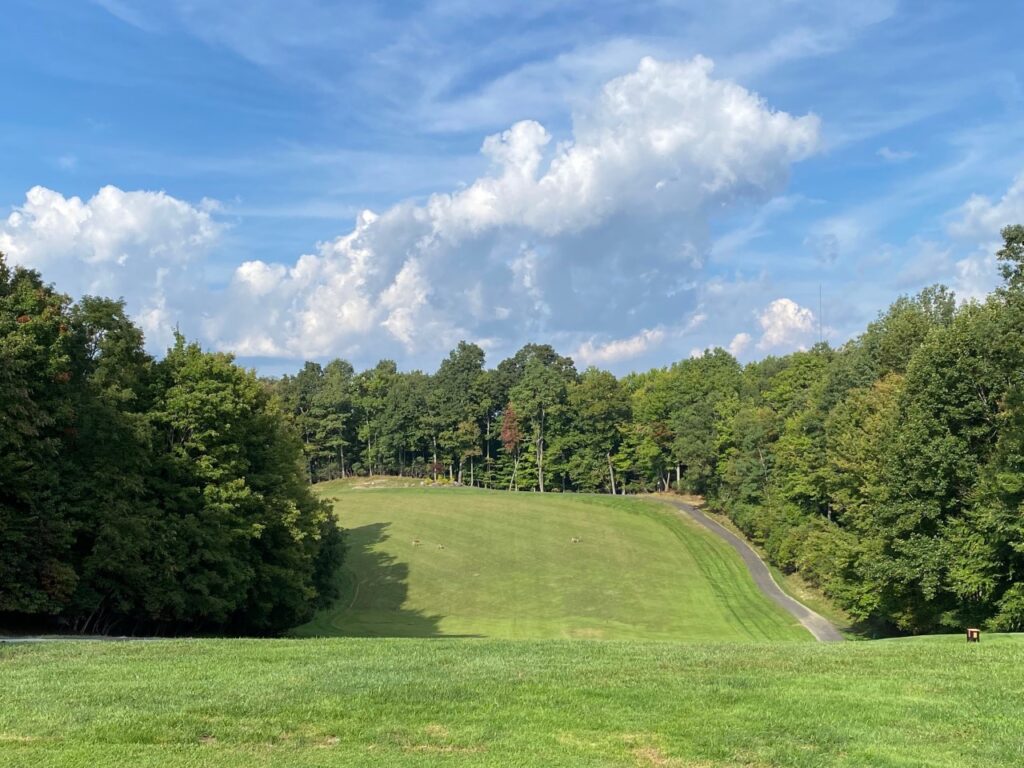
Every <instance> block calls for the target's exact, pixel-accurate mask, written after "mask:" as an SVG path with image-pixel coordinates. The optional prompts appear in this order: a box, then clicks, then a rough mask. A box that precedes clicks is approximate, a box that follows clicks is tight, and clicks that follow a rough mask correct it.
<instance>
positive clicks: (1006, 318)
mask: <svg viewBox="0 0 1024 768" xmlns="http://www.w3.org/2000/svg"><path fill="white" fill-rule="evenodd" d="M1003 235H1004V240H1005V242H1004V246H1003V247H1002V249H1001V250H1000V251H999V253H998V258H999V262H1000V264H1001V269H1002V274H1003V277H1004V283H1003V285H1002V286H1001V287H1000V288H999V289H997V290H996V291H995V292H993V293H992V294H991V295H990V296H988V297H987V298H986V299H985V300H984V301H981V302H978V301H972V302H967V303H964V304H959V305H958V303H957V301H956V299H955V297H954V295H953V294H952V293H951V292H950V291H949V290H947V289H946V288H944V287H942V286H935V287H931V288H928V289H926V290H924V291H922V292H921V293H920V294H918V295H917V296H913V297H902V298H900V299H899V300H897V301H896V302H895V303H894V304H893V305H892V306H891V307H890V308H889V309H888V310H887V311H885V312H883V313H882V314H880V316H879V317H878V319H877V320H876V321H874V322H873V323H871V324H870V325H869V326H868V327H867V329H866V330H865V331H864V332H863V333H862V334H861V335H860V336H858V337H857V338H855V339H853V340H851V341H849V342H848V343H846V344H844V345H842V346H841V347H839V348H838V349H833V348H831V347H830V346H829V345H827V344H818V345H816V346H814V347H813V348H812V349H810V350H807V351H799V352H794V353H793V354H790V355H786V356H782V357H768V358H766V359H763V360H761V361H758V362H754V363H750V364H748V365H746V366H741V365H740V364H739V363H738V362H737V361H736V360H735V359H734V358H733V357H732V356H731V355H730V354H729V353H727V352H725V351H724V350H721V349H714V350H708V351H707V352H706V353H705V354H703V355H702V356H700V357H695V358H691V359H687V360H683V361H680V362H678V363H676V364H674V365H672V366H669V367H666V368H660V369H655V370H651V371H647V372H643V373H633V374H629V375H627V376H624V377H622V378H621V379H619V378H616V377H615V376H613V375H612V374H610V373H608V372H605V371H601V370H598V369H596V368H589V369H587V370H585V371H583V372H582V373H581V372H579V371H578V370H577V369H576V366H575V365H574V363H573V361H572V360H571V359H570V358H568V357H563V356H561V355H559V354H558V353H557V352H556V351H555V350H554V349H552V348H551V347H550V346H547V345H538V344H528V345H526V346H525V347H523V348H522V349H521V350H519V351H518V352H517V353H516V354H515V355H513V356H512V357H510V358H508V359H506V360H503V361H502V362H500V363H499V364H498V365H497V366H496V367H494V368H490V369H488V368H486V367H485V365H484V352H483V350H482V349H480V347H478V346H476V345H474V344H469V343H465V342H462V343H460V344H459V345H458V347H457V348H456V349H455V350H453V351H452V352H451V354H450V355H449V356H448V357H447V358H446V359H445V360H444V361H443V362H442V363H441V365H440V367H439V368H438V369H437V371H436V372H434V373H433V374H429V375H428V374H425V373H422V372H419V371H413V372H401V371H399V370H398V368H397V366H396V364H395V363H394V362H393V361H389V360H385V361H382V362H380V363H378V364H377V366H375V367H374V368H371V369H369V370H365V371H361V372H359V373H356V371H355V370H354V369H353V367H352V366H351V365H350V364H349V363H347V362H345V361H343V360H335V361H333V362H331V363H329V364H327V365H324V366H321V365H320V364H317V363H312V362H311V363H306V365H305V367H304V368H303V369H302V370H301V371H300V372H299V373H298V374H296V375H294V376H284V377H282V378H280V379H276V380H273V381H269V382H268V386H269V387H270V388H271V389H272V390H273V391H274V392H275V393H276V394H277V396H278V397H279V398H280V399H281V401H282V402H283V403H284V404H285V407H286V408H287V410H288V411H289V412H290V413H291V414H292V418H293V419H294V422H295V425H296V428H297V431H298V433H299V434H300V436H301V440H302V449H303V455H304V467H305V473H306V476H307V479H308V480H309V481H311V482H315V481H319V480H325V479H330V478H335V477H344V476H346V475H348V474H351V473H357V474H367V475H372V474H377V473H381V474H384V473H388V474H391V473H394V474H402V475H412V476H417V477H422V478H429V479H430V480H431V481H432V482H433V481H436V482H461V483H464V484H472V485H477V486H482V487H487V488H500V489H505V490H520V491H528V490H529V491H542V492H543V491H585V492H602V493H633V492H644V491H653V490H669V489H675V490H680V491H687V492H692V493H699V494H703V495H704V496H705V497H706V498H707V499H708V502H709V504H710V505H711V506H712V508H714V509H717V510H719V511H722V512H724V513H726V514H727V515H729V516H730V517H731V518H732V520H733V521H734V522H735V523H736V524H737V525H738V526H739V527H740V528H741V529H742V530H743V531H744V532H745V533H746V534H747V535H749V536H750V537H751V538H752V539H753V540H755V541H756V542H758V543H759V544H761V545H762V546H763V547H764V549H765V550H766V552H767V553H768V555H769V556H770V558H771V559H772V560H773V561H774V562H775V563H776V564H777V565H778V566H779V567H781V568H783V569H784V570H786V571H799V572H800V573H802V574H803V575H804V576H805V577H806V578H807V579H808V580H810V581H811V582H812V583H814V584H816V585H818V586H819V587H821V588H822V589H823V590H824V591H825V592H826V593H828V594H829V595H830V596H832V597H833V598H834V599H835V600H836V601H837V602H838V603H839V604H840V605H842V606H843V607H844V608H845V609H846V610H847V611H849V613H850V614H851V615H852V616H853V617H854V618H855V619H857V620H858V621H860V622H863V623H864V625H865V626H867V627H870V628H872V629H873V630H874V631H878V632H914V633H920V632H931V631H939V630H943V629H954V628H956V629H959V628H961V627H963V626H964V625H965V624H970V625H979V624H980V625H984V626H987V627H989V628H992V629H998V630H1020V629H1022V628H1024V579H1022V578H1021V574H1022V571H1024V515H1022V512H1021V502H1022V501H1024V228H1022V227H1020V226H1013V227H1008V228H1006V229H1005V230H1004V232H1003Z"/></svg>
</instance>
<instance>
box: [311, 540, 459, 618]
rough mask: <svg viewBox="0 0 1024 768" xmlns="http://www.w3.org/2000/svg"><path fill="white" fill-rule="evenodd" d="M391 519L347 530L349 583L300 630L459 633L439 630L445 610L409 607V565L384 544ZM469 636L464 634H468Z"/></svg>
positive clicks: (346, 561)
mask: <svg viewBox="0 0 1024 768" xmlns="http://www.w3.org/2000/svg"><path fill="white" fill-rule="evenodd" d="M390 525H391V524H390V523H372V524H370V525H362V526H359V527H358V528H349V529H348V531H347V532H346V537H347V540H348V547H349V549H348V554H347V556H346V558H345V574H344V576H345V578H346V581H347V583H346V585H345V588H344V590H343V592H342V595H341V597H340V598H339V599H338V600H337V601H336V602H335V604H334V605H333V606H331V607H330V608H328V609H326V610H324V611H321V612H320V613H319V614H317V616H316V617H314V618H313V620H312V621H311V622H309V623H308V624H305V625H303V626H302V627H297V628H296V630H295V634H299V635H305V636H318V637H325V636H331V637H454V635H448V634H445V633H444V632H442V631H441V630H440V620H441V619H442V618H443V617H442V616H430V615H427V614H425V613H423V612H422V611H417V610H411V609H409V608H406V607H404V605H405V602H406V599H407V598H408V596H409V565H408V563H402V562H399V561H398V559H397V558H396V557H395V556H394V555H392V554H390V553H388V552H384V551H382V550H381V549H380V547H379V545H380V544H382V543H384V542H385V541H387V540H388V538H389V536H388V534H387V529H388V528H389V527H390ZM463 636H465V635H463Z"/></svg>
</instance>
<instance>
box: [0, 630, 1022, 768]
mask: <svg viewBox="0 0 1024 768" xmlns="http://www.w3.org/2000/svg"><path fill="white" fill-rule="evenodd" d="M1021 690H1024V640H1022V639H1019V638H1011V637H1005V636H1004V637H993V636H989V635H986V636H985V638H984V639H983V640H982V643H981V644H980V645H967V643H965V642H964V640H963V638H962V637H959V636H957V637H946V638H932V639H926V640H911V641H906V640H898V641H879V642H863V643H835V644H825V643H763V644H760V645H743V644H735V643H733V644H720V645H714V644H709V645H697V644H684V643H664V642H643V641H637V642H586V641H570V640H540V641H535V640H426V639H350V638H340V639H339V638H328V639H316V640H188V641H157V642H148V643H97V642H65V643H51V644H42V645H35V646H29V645H22V646H2V645H0V701H2V702H3V706H2V707H0V765H2V766H4V768H50V767H51V766H52V767H56V766H62V767H75V768H78V767H80V768H93V766H103V767H104V768H122V767H123V768H128V767H129V766H130V767H131V768H156V766H160V767H161V768H185V767H186V766H188V767H189V768H198V767H200V766H203V767H205V766H210V768H243V767H244V768H248V767H249V766H256V767H257V768H258V767H260V766H289V768H305V767H306V766H310V767H312V766H324V767H326V766H398V767H401V766H484V767H486V766H506V767H512V766H517V767H518V766H538V768H539V767H544V768H552V767H559V768H560V767H563V766H564V767H569V766H572V767H574V768H580V767H582V768H589V767H593V768H597V767H598V766H602V767H604V768H615V767H616V766H622V767H623V768H631V767H642V768H647V767H650V766H668V767H672V768H691V767H694V766H700V767H701V768H709V767H710V766H730V767H733V768H738V767H739V766H746V767H748V768H751V767H754V766H757V767H760V766H786V767H789V766H799V767H800V768H818V767H819V766H845V767H848V768H855V767H857V768H859V767H860V766H873V767H879V766H892V767H894V768H895V767H896V766H900V767H906V766H971V768H982V767H984V768H988V767H989V766H991V767H993V768H995V767H996V766H1019V765H1024V737H1022V730H1021V728H1022V726H1021V724H1022V723H1024V700H1022V697H1021V693H1020V692H1021Z"/></svg>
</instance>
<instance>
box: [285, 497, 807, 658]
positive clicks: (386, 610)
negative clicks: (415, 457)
mask: <svg viewBox="0 0 1024 768" xmlns="http://www.w3.org/2000/svg"><path fill="white" fill-rule="evenodd" d="M403 484H405V485H408V484H409V481H402V480H397V479H380V480H377V481H372V482H371V481H367V480H365V479H362V480H357V481H342V482H335V483H325V484H323V485H321V486H318V488H319V491H320V493H321V494H322V495H323V496H324V497H325V498H328V499H334V500H335V508H336V510H337V513H338V515H339V517H340V519H341V520H342V523H343V525H344V526H345V527H346V528H348V529H349V531H350V534H349V537H350V538H349V541H350V544H351V551H350V555H349V561H348V568H347V571H346V574H345V576H344V578H345V594H344V595H343V597H342V599H341V600H339V601H338V603H337V605H336V606H335V607H334V608H332V609H330V610H327V611H324V612H322V613H321V614H320V615H318V616H317V617H316V618H315V619H314V620H313V621H312V622H310V623H309V624H307V625H305V626H303V627H300V628H298V629H297V630H296V631H295V634H297V635H300V636H309V635H321V636H322V635H346V636H371V637H373V636H376V637H434V636H484V637H493V638H529V639H542V638H602V639H666V640H669V639H671V640H699V641H714V642H726V641H757V640H810V639H811V637H810V635H809V634H808V633H807V632H806V631H805V630H804V629H803V628H802V627H800V626H799V624H797V623H796V622H795V621H794V620H793V619H792V617H790V616H789V615H788V614H786V613H785V612H784V611H782V610H781V609H780V608H778V607H777V606H775V605H774V604H772V603H770V602H769V601H767V600H765V599H764V598H763V597H762V596H761V594H760V593H759V592H758V591H757V589H756V587H755V586H754V583H753V581H752V579H751V578H750V576H749V574H748V573H747V571H746V569H745V567H744V566H743V564H742V562H741V561H740V559H739V558H738V557H737V556H736V554H735V553H734V552H733V551H732V550H731V549H729V547H728V546H727V545H726V544H724V543H723V542H721V541H719V540H718V539H717V538H716V537H714V536H713V535H712V534H710V533H709V532H707V531H706V530H704V529H703V528H701V527H700V526H698V525H695V524H693V523H692V522H690V521H688V520H686V519H684V518H682V517H681V516H679V515H678V514H677V513H676V512H675V511H674V510H672V509H671V508H669V507H667V506H665V505H662V504H658V503H656V502H652V501H647V500H641V499H635V498H618V497H609V496H585V495H569V494H566V495H560V494H546V495H544V496H541V495H539V494H508V493H503V492H500V491H482V490H473V489H468V488H421V487H418V484H417V485H416V487H405V488H403V487H400V486H401V485H403Z"/></svg>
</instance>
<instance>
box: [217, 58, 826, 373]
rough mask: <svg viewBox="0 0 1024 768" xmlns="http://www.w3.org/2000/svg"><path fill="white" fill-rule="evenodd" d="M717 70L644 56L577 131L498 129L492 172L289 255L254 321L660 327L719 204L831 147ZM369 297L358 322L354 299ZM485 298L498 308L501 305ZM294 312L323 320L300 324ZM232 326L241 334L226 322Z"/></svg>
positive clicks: (322, 335) (280, 340)
mask: <svg viewBox="0 0 1024 768" xmlns="http://www.w3.org/2000/svg"><path fill="white" fill-rule="evenodd" d="M711 73H712V64H711V62H710V61H708V60H707V59H704V58H701V57H697V58H695V59H693V60H691V61H685V62H658V61H655V60H653V59H644V60H643V61H642V62H641V63H640V65H639V67H638V68H637V70H636V71H634V72H632V73H630V74H627V75H624V76H622V77H619V78H616V79H614V80H611V81H610V82H608V83H607V84H606V85H605V87H604V89H603V90H602V92H601V94H600V97H599V98H598V99H597V100H596V102H595V103H594V104H593V105H591V106H590V107H589V108H587V109H584V110H582V111H581V112H580V113H578V114H577V115H576V116H575V119H574V131H573V138H572V140H571V141H567V142H559V143H557V144H556V143H554V142H553V141H552V137H551V136H550V134H549V133H548V132H547V130H546V129H545V128H544V127H543V126H542V125H540V124H539V123H537V122H534V121H529V120H528V121H522V122H519V123H516V124H515V125H513V126H512V127H511V128H509V129H508V130H506V131H504V132H502V133H500V134H495V135H493V136H489V137H488V138H487V139H486V140H485V141H484V143H483V148H482V152H483V154H484V155H485V156H486V157H487V158H488V159H489V160H490V161H491V169H490V170H489V171H488V173H486V174H484V175H483V176H481V177H479V178H477V179H476V180H475V181H474V182H472V183H471V184H469V185H467V186H466V187H465V188H463V189H461V190H459V191H457V192H453V193H438V194H435V195H432V196H431V197H430V198H429V199H428V200H427V201H426V202H425V203H424V204H422V205H417V204H413V203H403V204H400V205H397V206H395V207H394V208H392V209H390V210H388V211H386V212H384V213H383V214H381V215H380V216H379V217H378V216H370V217H366V218H364V219H363V220H361V221H360V223H359V224H358V225H357V227H356V229H355V230H354V231H353V232H351V233H349V234H348V235H345V236H343V237H340V238H338V239H337V240H336V241H334V242H333V243H330V244H327V245H325V246H322V247H321V251H320V255H319V256H315V257H303V259H304V260H306V261H305V268H302V269H300V268H299V265H300V264H302V263H303V261H302V260H300V262H299V263H297V265H296V267H293V268H289V269H287V270H286V271H285V273H284V276H283V277H281V278H280V281H279V283H278V286H277V288H276V289H275V290H274V291H273V294H272V295H264V296H262V297H261V301H260V302H259V307H260V311H259V312H252V313H248V314H246V317H247V329H248V330H247V333H248V334H251V333H253V332H254V331H256V330H258V332H259V333H260V334H262V336H264V337H266V338H269V339H273V344H272V345H270V346H271V347H273V348H275V349H286V350H290V351H291V352H292V353H293V354H305V355H323V354H330V353H332V352H333V351H334V350H336V349H337V348H338V347H339V346H344V345H345V344H346V343H349V342H351V340H352V339H353V337H354V336H355V335H357V334H364V333H366V332H367V331H368V330H369V328H368V326H376V327H379V328H382V329H383V330H384V331H386V332H387V334H388V336H389V337H390V339H391V340H392V341H398V342H400V343H401V345H402V346H403V347H404V348H405V349H406V350H409V349H412V348H414V347H416V348H421V347H422V346H423V345H433V346H439V345H440V344H441V343H442V341H441V340H442V339H445V341H447V338H448V337H449V336H450V335H451V334H452V333H455V332H457V331H463V330H464V329H466V328H469V329H470V332H475V331H477V330H479V332H480V333H481V334H483V335H486V336H488V337H492V336H494V335H495V332H498V333H499V334H500V335H503V336H505V337H506V338H509V337H512V338H514V339H515V340H516V341H521V340H522V337H524V336H526V335H532V334H538V333H544V332H546V331H550V332H558V333H575V334H577V335H580V334H588V335H589V336H591V337H593V334H594V332H595V331H602V330H610V329H611V327H613V326H618V327H619V328H621V326H622V324H623V321H626V322H627V323H629V322H631V323H632V324H633V325H634V327H638V326H639V327H640V328H643V327H644V326H645V325H646V327H648V328H649V327H651V326H650V324H647V323H645V322H644V321H645V320H646V319H647V318H649V317H653V316H655V315H660V316H664V310H665V309H666V307H668V306H669V305H670V303H671V299H672V298H673V297H674V296H675V293H677V292H678V291H679V290H680V288H679V284H680V279H681V278H680V275H682V276H684V277H685V279H683V280H682V284H683V285H686V284H688V283H690V282H692V278H691V276H692V274H693V272H694V270H695V269H697V268H698V267H699V264H700V259H699V258H695V257H694V250H695V249H697V248H698V247H701V248H703V247H705V244H704V243H703V239H704V237H705V232H706V230H707V221H708V219H709V217H710V216H711V215H712V214H713V212H715V211H718V210H721V209H722V208H723V207H725V206H728V205H729V204H731V203H733V202H735V201H737V200H742V199H753V200H760V199H766V198H769V197H770V196H771V195H772V194H774V193H775V192H777V191H778V190H779V189H780V188H781V187H782V186H783V185H784V183H785V181H786V178H787V176H788V171H789V167H790V166H791V165H792V164H793V163H794V162H796V161H798V160H800V159H802V158H804V157H806V156H807V155H809V154H810V153H812V152H814V151H815V150H816V148H817V146H818V132H819V128H818V120H817V118H816V117H814V116H813V115H808V116H804V117H793V116H791V115H789V114H787V113H784V112H776V111H773V110H771V109H769V108H768V107H767V106H766V105H765V103H764V102H763V101H762V100H761V99H760V98H759V97H757V96H756V95H755V94H752V93H750V92H749V91H747V90H745V89H743V88H742V87H740V86H738V85H736V84H734V83H731V82H729V81H726V80H716V79H714V78H713V77H712V74H711ZM698 244H699V245H698ZM246 269H247V270H249V271H252V270H254V269H255V268H254V267H252V266H247V267H246ZM275 274H277V273H275ZM402 275H404V277H400V276H402ZM235 282H236V284H240V283H242V282H244V281H243V280H242V278H239V279H236V281H235ZM690 290H691V291H692V289H690ZM554 291H557V294H558V301H557V302H556V301H554V300H553V297H551V296H549V295H548V294H549V292H554ZM399 295H401V296H402V297H403V298H402V299H401V300H399V299H398V298H397V297H398V296H399ZM510 298H511V301H510V300H509V299H510ZM353 302H358V303H359V304H360V310H359V312H358V314H357V316H355V318H354V319H355V320H356V321H357V323H356V324H355V325H354V324H353V322H351V321H350V320H348V319H346V318H345V317H344V316H342V315H339V311H338V309H339V307H343V306H346V305H351V304H352V303H353ZM399 304H401V306H399ZM268 305H269V307H270V308H271V311H267V309H268ZM616 306H620V307H622V309H621V311H619V312H616V311H615V308H616ZM482 307H494V311H493V314H492V316H491V318H490V319H486V317H484V316H486V315H487V314H488V313H484V312H481V308H482ZM595 307H603V308H604V309H605V310H606V312H604V313H594V312H593V311H592V310H593V309H594V308H595ZM506 312H507V313H508V314H509V316H508V317H506V318H505V319H504V320H503V321H502V327H500V328H496V327H494V325H493V324H494V323H495V322H497V320H498V319H499V318H500V317H501V315H503V314H504V313H506ZM624 315H628V316H624ZM289 317H305V318H307V321H306V322H305V323H304V325H303V327H302V328H301V329H300V328H298V327H293V326H291V325H290V324H289V321H288V320H287V319H286V318H289ZM482 318H483V319H482ZM631 318H632V319H631ZM595 324H596V325H597V326H598V327H595ZM479 325H482V326H484V327H480V328H477V327H476V326H479ZM300 331H301V332H300ZM218 339H219V340H220V342H221V343H222V344H223V345H224V346H226V347H228V348H237V347H238V346H239V344H240V340H239V339H238V338H233V337H232V335H231V329H230V328H229V327H228V326H226V325H223V326H222V327H221V333H220V334H219V335H218ZM586 343H589V344H591V345H592V344H593V343H592V342H586ZM247 347H248V348H254V347H253V345H251V344H249V345H247ZM587 349H589V350H590V353H591V354H599V353H598V352H597V348H596V347H591V348H587Z"/></svg>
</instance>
